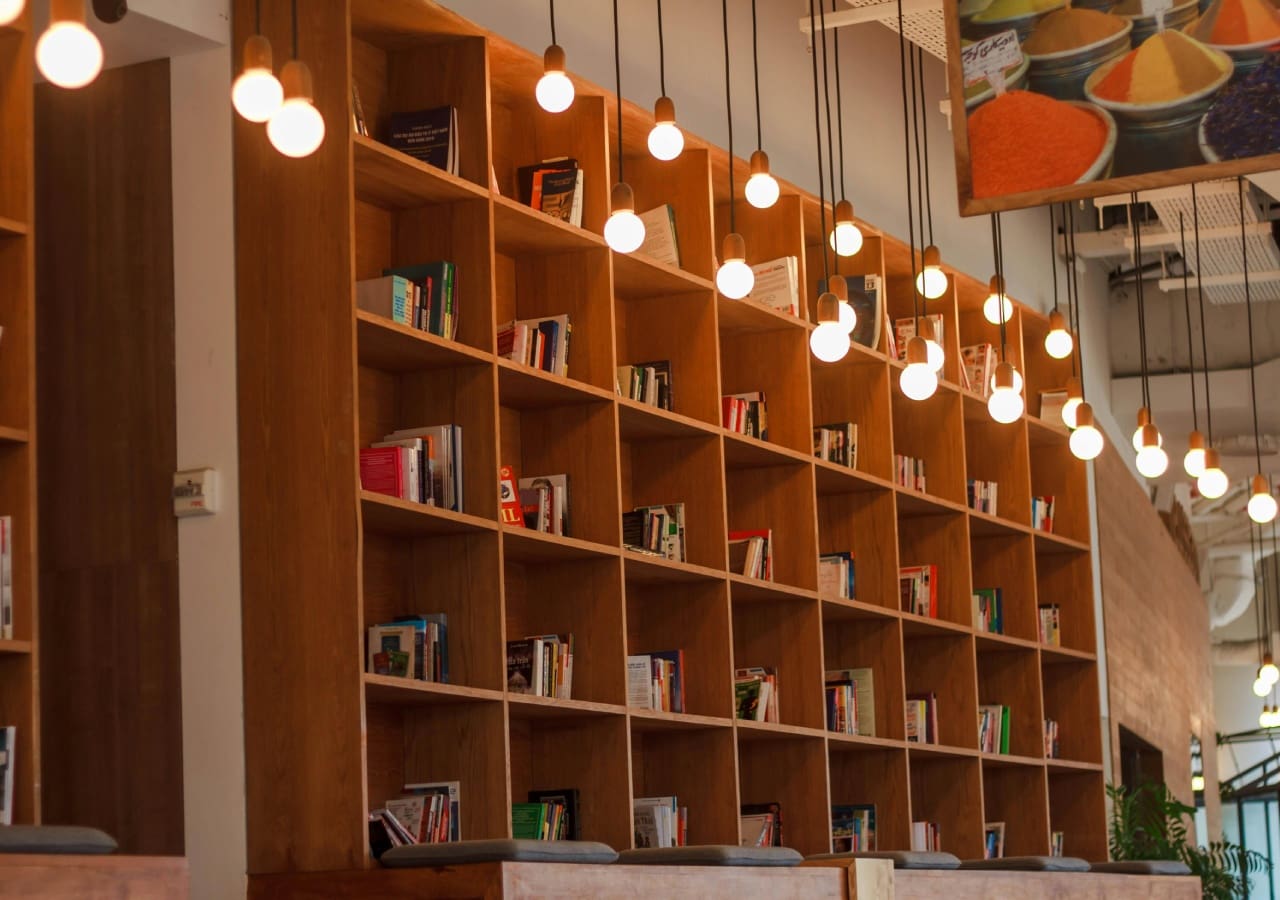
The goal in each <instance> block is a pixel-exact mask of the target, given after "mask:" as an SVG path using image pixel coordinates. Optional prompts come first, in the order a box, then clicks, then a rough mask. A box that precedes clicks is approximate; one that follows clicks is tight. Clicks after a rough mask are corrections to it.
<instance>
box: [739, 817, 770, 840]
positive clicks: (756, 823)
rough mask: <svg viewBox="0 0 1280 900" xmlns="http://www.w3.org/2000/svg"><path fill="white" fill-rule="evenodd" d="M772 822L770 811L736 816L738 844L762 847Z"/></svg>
mask: <svg viewBox="0 0 1280 900" xmlns="http://www.w3.org/2000/svg"><path fill="white" fill-rule="evenodd" d="M771 824H772V815H771V814H770V813H755V814H752V815H745V816H739V817H738V844H739V845H740V846H743V847H763V846H765V838H766V837H767V836H768V834H769V826H770V825H771Z"/></svg>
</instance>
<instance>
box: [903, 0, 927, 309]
mask: <svg viewBox="0 0 1280 900" xmlns="http://www.w3.org/2000/svg"><path fill="white" fill-rule="evenodd" d="M898 65H899V68H900V71H901V74H902V150H903V154H904V155H905V157H906V164H907V165H906V172H907V255H908V256H909V257H910V259H911V297H912V307H913V312H914V314H915V329H916V334H919V333H920V301H919V299H918V293H919V292H918V291H916V289H915V283H916V226H915V218H914V215H915V213H914V209H913V207H914V205H915V203H914V201H913V199H912V195H911V118H910V115H911V114H910V112H909V111H908V108H907V36H906V26H905V24H904V22H903V16H902V0H898ZM921 224H923V223H921Z"/></svg>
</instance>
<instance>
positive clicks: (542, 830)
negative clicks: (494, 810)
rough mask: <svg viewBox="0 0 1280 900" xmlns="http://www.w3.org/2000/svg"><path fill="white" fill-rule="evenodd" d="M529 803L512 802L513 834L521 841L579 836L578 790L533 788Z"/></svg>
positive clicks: (566, 839) (568, 838)
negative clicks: (536, 789)
mask: <svg viewBox="0 0 1280 900" xmlns="http://www.w3.org/2000/svg"><path fill="white" fill-rule="evenodd" d="M528 796H529V801H528V802H527V803H512V804H511V836H512V837H513V838H515V839H517V840H530V841H575V840H577V839H578V791H577V789H576V788H567V789H565V790H557V791H530V792H529V795H528Z"/></svg>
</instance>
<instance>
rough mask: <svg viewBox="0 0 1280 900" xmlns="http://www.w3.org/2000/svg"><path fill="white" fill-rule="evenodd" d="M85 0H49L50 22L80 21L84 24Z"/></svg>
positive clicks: (51, 23) (52, 23)
mask: <svg viewBox="0 0 1280 900" xmlns="http://www.w3.org/2000/svg"><path fill="white" fill-rule="evenodd" d="M84 21H85V19H84V0H49V24H50V25H54V24H57V23H58V22H79V23H80V24H81V25H83V24H84Z"/></svg>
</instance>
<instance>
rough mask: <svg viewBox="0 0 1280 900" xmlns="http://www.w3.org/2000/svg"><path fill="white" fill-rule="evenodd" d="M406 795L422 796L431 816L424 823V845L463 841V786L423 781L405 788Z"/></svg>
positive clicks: (452, 782) (450, 782) (445, 782)
mask: <svg viewBox="0 0 1280 900" xmlns="http://www.w3.org/2000/svg"><path fill="white" fill-rule="evenodd" d="M404 790H405V793H406V794H409V795H411V796H420V797H422V798H423V801H424V804H426V807H427V809H428V810H430V812H431V815H430V817H429V819H428V821H427V822H426V823H424V825H425V826H426V827H425V833H426V837H425V838H424V840H423V843H431V844H445V843H451V842H455V841H460V840H462V801H461V794H462V784H461V782H458V781H423V782H417V783H413V784H406V785H405V786H404Z"/></svg>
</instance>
